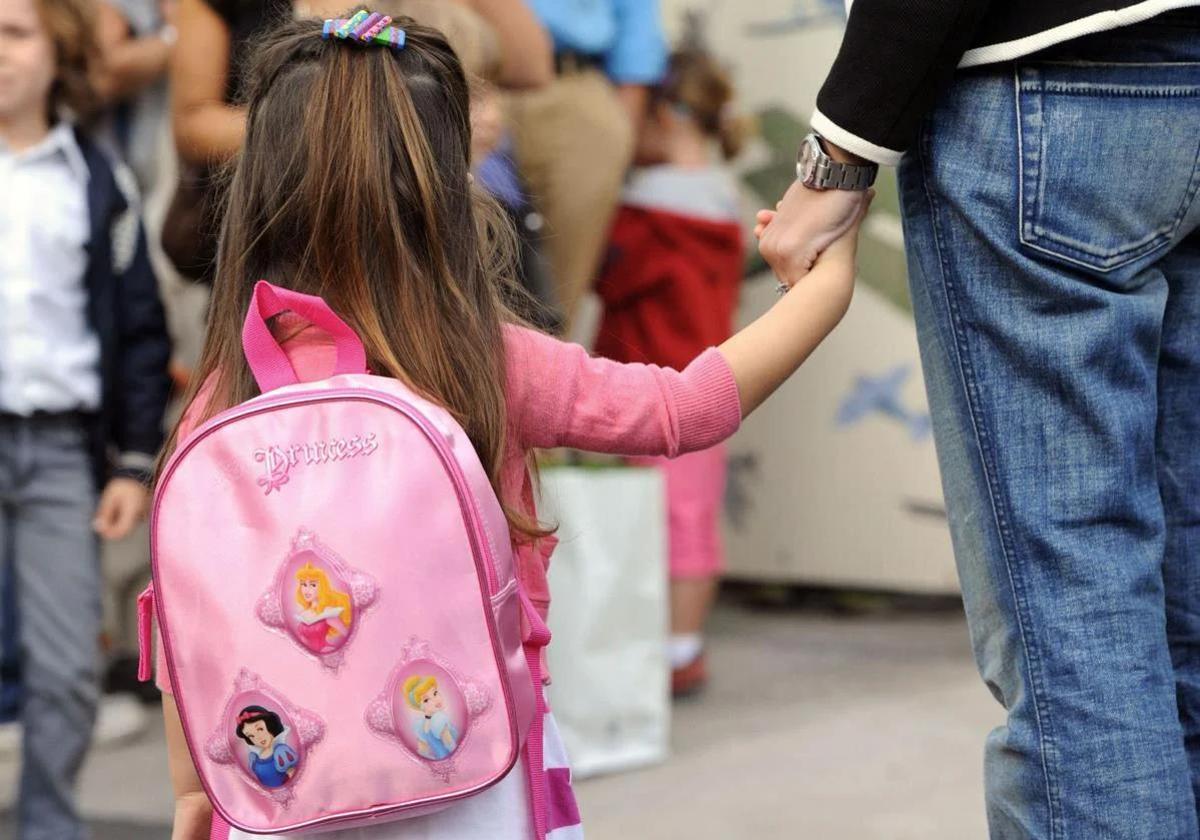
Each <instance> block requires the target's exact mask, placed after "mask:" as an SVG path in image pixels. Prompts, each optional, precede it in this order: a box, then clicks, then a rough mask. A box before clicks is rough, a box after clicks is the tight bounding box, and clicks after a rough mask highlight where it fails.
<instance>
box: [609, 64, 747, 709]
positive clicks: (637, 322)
mask: <svg viewBox="0 0 1200 840" xmlns="http://www.w3.org/2000/svg"><path fill="white" fill-rule="evenodd" d="M732 101H733V85H732V84H731V82H730V80H729V77H728V75H727V74H726V72H725V71H724V70H723V69H722V68H721V67H720V66H719V65H718V64H717V62H716V61H714V60H713V59H712V58H711V57H710V56H708V55H706V54H705V53H703V52H700V51H698V50H686V51H681V52H677V53H675V54H674V55H672V56H671V59H670V63H669V66H668V69H667V74H666V76H665V77H664V79H663V81H662V83H661V84H659V85H658V86H657V87H655V88H654V89H653V90H652V91H651V94H650V109H649V113H648V114H647V116H646V120H645V121H644V122H643V124H642V129H641V134H640V136H639V138H638V146H637V158H636V161H635V163H636V164H637V168H635V169H634V171H633V173H632V175H631V177H630V179H629V183H628V184H627V186H626V188H625V194H624V196H623V198H622V202H621V207H620V209H619V210H618V212H617V217H616V221H615V222H614V224H613V229H612V234H611V240H610V246H609V251H610V253H609V258H608V260H607V261H606V264H605V268H604V271H603V272H602V274H601V276H600V280H599V282H598V284H597V287H596V291H597V292H598V293H599V295H600V298H601V300H602V301H603V302H604V318H603V320H602V321H601V324H600V329H599V332H598V333H597V336H596V352H597V353H598V354H599V355H601V356H605V357H607V358H609V359H615V360H616V361H620V362H647V363H651V364H656V365H662V366H664V367H671V368H677V369H680V370H682V369H683V368H684V367H686V366H687V365H688V364H689V363H691V361H692V360H693V359H695V358H696V357H698V356H700V355H701V354H702V353H703V352H704V351H705V350H706V349H707V348H709V347H712V346H714V345H717V344H720V343H721V342H722V341H725V340H726V339H727V338H729V336H730V335H731V334H732V333H733V316H734V310H735V308H736V306H737V299H738V288H739V287H740V285H741V281H742V266H743V262H744V259H743V258H744V249H743V245H742V236H743V234H742V226H741V222H740V219H741V212H740V210H741V208H740V206H739V200H738V187H737V182H736V181H735V180H734V177H733V174H732V173H731V172H730V171H729V169H728V167H727V166H725V165H723V164H719V163H716V162H715V158H716V155H715V154H714V147H715V146H717V145H719V146H720V147H721V154H722V156H723V157H724V158H725V159H726V160H728V159H730V158H732V157H734V156H735V155H736V154H737V153H738V151H739V150H740V148H741V144H742V136H743V134H744V133H745V132H744V126H743V124H742V121H741V120H739V119H737V118H735V117H733V116H731V114H730V107H731V104H732ZM642 463H649V464H651V465H654V466H660V467H661V469H662V471H663V475H664V479H665V482H666V490H667V524H668V534H669V539H668V547H669V552H670V555H669V556H670V561H669V567H670V574H671V638H670V643H669V646H668V650H667V655H668V659H669V661H670V663H671V691H672V693H673V694H674V695H675V696H677V697H678V696H682V695H685V694H690V693H692V692H694V691H696V690H697V689H699V688H700V687H702V686H703V684H704V682H705V681H706V680H707V671H706V668H705V662H704V655H703V644H702V636H701V633H702V631H703V629H704V622H705V619H706V618H707V617H708V611H709V608H710V606H711V604H712V600H713V596H714V595H715V594H716V588H717V576H718V575H719V574H720V572H721V567H722V565H723V563H722V551H721V534H720V510H721V500H722V498H723V496H724V494H725V447H724V446H723V445H718V446H714V447H711V448H709V449H705V450H703V451H701V452H693V453H690V454H687V455H683V456H681V457H679V458H675V459H671V460H667V459H655V460H653V461H649V462H645V461H643V462H642Z"/></svg>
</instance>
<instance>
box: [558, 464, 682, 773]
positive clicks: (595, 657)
mask: <svg viewBox="0 0 1200 840" xmlns="http://www.w3.org/2000/svg"><path fill="white" fill-rule="evenodd" d="M539 515H540V517H541V519H542V520H543V521H545V522H551V523H557V524H558V525H559V531H558V537H559V540H560V542H559V546H558V549H557V551H555V553H554V558H553V560H552V561H551V563H550V591H551V593H552V601H551V605H550V622H549V624H550V630H551V632H552V633H553V634H554V640H553V643H552V644H551V645H550V648H549V665H550V674H551V677H552V679H553V682H552V683H551V685H550V687H549V692H548V694H549V701H550V706H551V708H552V709H553V711H554V716H555V719H556V720H557V721H558V725H559V728H560V729H561V730H562V736H563V741H564V742H565V745H566V748H567V754H568V755H569V756H570V758H571V765H572V769H573V773H574V775H575V776H576V777H577V778H583V777H585V776H592V775H597V774H600V773H611V772H614V771H617V770H627V769H630V768H633V767H640V766H644V765H647V764H653V763H656V762H659V761H662V760H664V759H665V758H666V756H667V743H668V737H669V735H670V725H671V703H670V668H669V666H668V663H667V657H666V638H667V633H668V628H669V619H668V602H667V525H666V509H665V502H664V499H663V481H662V476H661V474H660V473H659V471H658V470H655V469H641V468H634V467H612V468H588V467H548V468H545V469H543V471H542V505H541V507H540V508H539Z"/></svg>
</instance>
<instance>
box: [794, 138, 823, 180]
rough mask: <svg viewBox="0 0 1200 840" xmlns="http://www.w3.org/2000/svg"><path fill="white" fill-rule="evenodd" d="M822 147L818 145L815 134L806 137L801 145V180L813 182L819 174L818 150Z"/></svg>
mask: <svg viewBox="0 0 1200 840" xmlns="http://www.w3.org/2000/svg"><path fill="white" fill-rule="evenodd" d="M819 150H820V147H819V146H818V145H817V139H816V138H815V137H813V136H811V135H810V136H808V137H806V138H804V143H803V144H802V145H801V146H800V160H799V161H798V163H799V170H800V180H801V181H803V182H804V183H806V184H810V183H812V181H813V179H814V178H815V177H816V174H817V152H818V151H819Z"/></svg>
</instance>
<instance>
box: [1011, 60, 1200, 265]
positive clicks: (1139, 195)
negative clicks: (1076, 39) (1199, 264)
mask: <svg viewBox="0 0 1200 840" xmlns="http://www.w3.org/2000/svg"><path fill="white" fill-rule="evenodd" d="M1016 85H1017V124H1018V125H1017V127H1018V131H1019V136H1020V144H1019V145H1020V191H1021V196H1020V219H1019V222H1020V224H1019V230H1020V237H1021V243H1022V244H1023V245H1024V246H1025V247H1026V248H1028V249H1032V250H1033V251H1035V252H1038V253H1040V254H1041V255H1043V256H1047V257H1050V258H1052V259H1054V260H1057V261H1059V262H1064V263H1068V264H1070V265H1073V266H1075V267H1077V268H1082V269H1083V270H1085V271H1087V272H1089V273H1091V274H1094V275H1096V276H1098V277H1100V278H1106V279H1110V280H1116V279H1118V278H1117V276H1116V275H1117V274H1124V273H1125V272H1122V271H1121V269H1125V270H1126V271H1129V272H1132V271H1134V270H1137V269H1140V267H1141V266H1142V265H1144V264H1145V262H1144V261H1145V260H1146V259H1147V258H1151V259H1152V258H1153V256H1154V255H1155V254H1156V252H1157V251H1159V250H1160V249H1162V248H1166V247H1168V246H1169V245H1170V244H1171V243H1172V241H1173V240H1174V238H1175V236H1176V234H1177V232H1178V230H1179V227H1180V225H1181V224H1182V222H1183V219H1184V217H1185V216H1186V214H1187V212H1188V210H1189V208H1190V207H1191V205H1192V202H1193V201H1194V200H1195V197H1196V191H1197V187H1198V186H1200V63H1177V64H1100V63H1087V62H1063V63H1053V62H1046V63H1023V64H1019V65H1018V66H1017V68H1016ZM1135 264H1136V265H1135Z"/></svg>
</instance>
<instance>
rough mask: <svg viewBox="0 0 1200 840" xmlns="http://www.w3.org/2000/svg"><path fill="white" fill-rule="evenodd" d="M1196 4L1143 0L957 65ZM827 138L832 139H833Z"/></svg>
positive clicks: (1009, 55)
mask: <svg viewBox="0 0 1200 840" xmlns="http://www.w3.org/2000/svg"><path fill="white" fill-rule="evenodd" d="M1195 5H1196V0H1145V2H1142V3H1135V4H1134V5H1132V6H1126V7H1125V8H1124V9H1118V10H1115V11H1109V12H1097V13H1096V14H1094V15H1088V16H1087V17H1083V18H1079V19H1078V20H1073V21H1071V22H1070V23H1064V24H1063V25H1062V26H1056V27H1054V28H1053V29H1047V30H1046V31H1044V32H1038V33H1035V34H1033V35H1029V36H1027V37H1025V38H1018V39H1017V40H1015V41H1005V42H1003V43H1000V44H989V45H987V46H985V47H976V48H975V49H973V50H967V51H966V52H965V53H963V57H962V61H961V62H959V64H958V66H959V67H960V68H961V67H978V66H979V65H981V64H995V63H997V62H1000V61H1012V60H1013V59H1014V58H1020V57H1021V56H1024V55H1029V54H1031V53H1035V52H1037V51H1038V50H1044V49H1046V48H1047V47H1052V46H1054V45H1055V44H1061V43H1064V42H1066V41H1073V40H1075V39H1076V38H1081V37H1083V36H1084V35H1093V34H1095V33H1097V32H1107V31H1108V30H1110V29H1119V28H1120V27H1123V26H1130V25H1132V24H1135V23H1141V22H1142V21H1144V20H1149V19H1150V18H1152V17H1156V16H1158V15H1161V14H1162V13H1164V12H1169V11H1171V10H1172V9H1182V8H1185V7H1187V6H1195ZM829 139H830V140H833V138H832V137H830V138H829ZM833 142H835V143H837V144H838V145H839V146H841V145H842V144H841V143H840V142H838V141H837V140H833ZM846 148H849V146H847V147H846Z"/></svg>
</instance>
